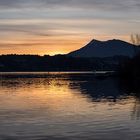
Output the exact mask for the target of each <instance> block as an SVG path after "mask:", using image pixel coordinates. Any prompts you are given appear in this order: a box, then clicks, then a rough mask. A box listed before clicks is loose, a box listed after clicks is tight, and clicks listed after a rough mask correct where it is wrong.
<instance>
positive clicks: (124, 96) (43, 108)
mask: <svg viewBox="0 0 140 140" xmlns="http://www.w3.org/2000/svg"><path fill="white" fill-rule="evenodd" d="M129 88H130V87H129V86H126V85H125V84H124V85H123V83H121V82H119V80H118V79H117V78H107V79H96V78H95V77H94V76H93V75H92V73H9V74H8V73H3V74H2V73H1V74H0V140H140V99H139V97H138V96H135V95H134V93H132V91H131V90H130V89H129Z"/></svg>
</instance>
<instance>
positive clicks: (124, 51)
mask: <svg viewBox="0 0 140 140" xmlns="http://www.w3.org/2000/svg"><path fill="white" fill-rule="evenodd" d="M139 50H140V49H139V47H137V46H135V45H133V44H130V43H128V42H125V41H122V40H116V39H113V40H108V41H98V40H92V41H91V42H90V43H88V44H87V45H86V46H84V47H83V48H81V49H79V50H76V51H73V52H70V53H69V54H67V55H68V56H71V57H99V58H104V57H114V56H127V57H133V56H134V55H135V54H136V53H137V52H138V51H139Z"/></svg>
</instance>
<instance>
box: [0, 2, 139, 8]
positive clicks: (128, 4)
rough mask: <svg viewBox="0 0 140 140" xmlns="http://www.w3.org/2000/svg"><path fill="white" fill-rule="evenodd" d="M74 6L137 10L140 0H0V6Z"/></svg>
mask: <svg viewBox="0 0 140 140" xmlns="http://www.w3.org/2000/svg"><path fill="white" fill-rule="evenodd" d="M6 7H7V8H17V9H18V8H21V7H22V8H37V7H44V8H53V7H57V8H58V7H73V8H74V7H75V8H87V7H88V8H91V9H92V8H93V9H103V10H110V9H114V10H119V9H121V10H126V9H128V10H131V9H134V10H138V9H140V0H28V1H27V0H0V8H6Z"/></svg>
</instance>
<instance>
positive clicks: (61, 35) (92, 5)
mask: <svg viewBox="0 0 140 140" xmlns="http://www.w3.org/2000/svg"><path fill="white" fill-rule="evenodd" d="M139 13H140V0H0V54H2V53H9V52H10V53H11V51H12V53H13V52H15V51H18V52H20V53H23V52H24V53H27V52H28V53H33V52H34V51H35V50H36V52H34V53H41V54H44V53H45V52H44V50H46V52H48V53H49V54H52V53H53V54H54V53H55V52H58V51H60V50H61V52H63V53H64V52H65V53H68V52H69V51H72V50H75V49H78V48H80V47H81V46H82V45H84V44H85V43H86V42H88V41H89V40H90V39H92V38H96V39H101V40H105V39H111V38H112V37H113V38H119V39H124V40H127V41H129V36H130V34H131V33H139V32H140V24H139V23H140V15H139ZM36 41H37V42H36ZM6 44H7V47H6ZM23 44H25V45H23ZM31 44H32V45H31ZM35 44H37V45H35ZM14 46H15V49H14ZM25 46H27V47H25ZM18 47H19V50H18ZM28 47H29V50H28V49H27V48H28ZM4 48H5V49H4ZM24 48H26V49H24ZM2 50H3V51H2ZM23 50H24V51H23ZM32 50H34V51H32ZM15 53H16V52H15Z"/></svg>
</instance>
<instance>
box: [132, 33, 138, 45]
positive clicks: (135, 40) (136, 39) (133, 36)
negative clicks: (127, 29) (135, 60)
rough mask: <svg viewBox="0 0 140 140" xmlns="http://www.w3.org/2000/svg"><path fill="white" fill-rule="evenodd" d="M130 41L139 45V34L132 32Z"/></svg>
mask: <svg viewBox="0 0 140 140" xmlns="http://www.w3.org/2000/svg"><path fill="white" fill-rule="evenodd" d="M131 42H132V43H133V44H134V45H137V46H139V45H140V34H132V35H131Z"/></svg>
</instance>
